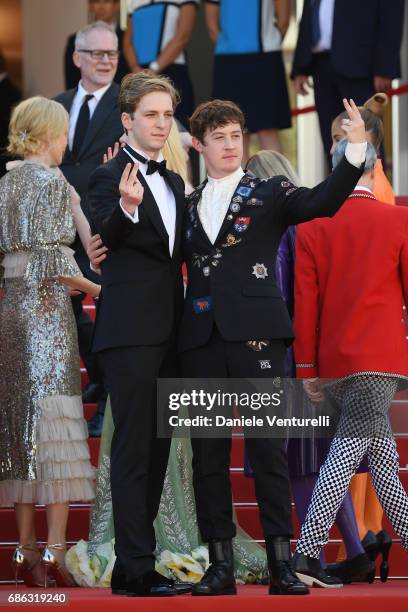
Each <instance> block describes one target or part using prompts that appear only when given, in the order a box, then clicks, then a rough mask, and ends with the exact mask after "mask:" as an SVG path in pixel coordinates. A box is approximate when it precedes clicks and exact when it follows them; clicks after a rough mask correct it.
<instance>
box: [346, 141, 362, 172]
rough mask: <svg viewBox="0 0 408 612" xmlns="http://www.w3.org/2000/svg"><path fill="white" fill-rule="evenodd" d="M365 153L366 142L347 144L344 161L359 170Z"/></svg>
mask: <svg viewBox="0 0 408 612" xmlns="http://www.w3.org/2000/svg"><path fill="white" fill-rule="evenodd" d="M366 152H367V143H366V142H349V143H347V146H346V153H345V155H346V159H347V161H348V162H349V163H350V164H351V165H352V166H355V167H356V168H360V166H361V164H362V163H364V161H365V157H366Z"/></svg>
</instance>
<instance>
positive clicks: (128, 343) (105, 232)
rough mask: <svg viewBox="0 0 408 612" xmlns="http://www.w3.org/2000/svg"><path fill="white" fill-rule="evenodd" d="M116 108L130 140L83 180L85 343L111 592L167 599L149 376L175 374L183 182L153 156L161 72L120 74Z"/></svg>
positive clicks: (164, 101) (163, 113) (167, 100)
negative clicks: (105, 427) (108, 411)
mask: <svg viewBox="0 0 408 612" xmlns="http://www.w3.org/2000/svg"><path fill="white" fill-rule="evenodd" d="M119 104H120V109H121V112H122V122H123V126H124V128H125V130H126V131H127V134H128V144H127V145H126V146H125V147H124V148H123V149H122V150H121V151H120V152H119V153H118V155H117V156H116V157H114V158H113V159H112V160H111V161H109V162H108V163H106V164H104V165H102V166H100V167H99V168H97V170H95V172H94V173H93V174H92V176H91V178H90V182H89V205H90V210H91V215H92V220H93V223H94V225H95V227H96V228H97V230H98V232H99V234H100V235H101V237H102V240H103V242H104V244H105V245H106V247H108V249H109V257H108V258H107V259H106V261H105V262H104V263H103V265H102V290H101V296H100V300H99V306H98V313H97V319H96V325H95V335H94V346H93V348H94V351H97V352H98V353H99V355H100V358H101V362H102V365H103V368H104V372H105V375H106V381H107V387H108V390H109V394H110V400H111V405H112V416H113V422H114V426H115V431H114V435H113V440H112V447H111V491H112V504H113V518H114V525H115V540H116V543H115V552H116V556H117V560H116V564H115V568H114V572H113V576H112V591H113V592H114V593H127V594H130V595H138V596H155V595H157V596H159V595H174V594H176V592H179V590H178V589H177V585H176V587H175V586H174V585H173V582H172V581H169V580H167V579H166V578H164V577H163V576H161V575H160V574H158V573H156V572H155V571H154V567H155V558H154V551H155V544H156V540H155V534H154V528H153V521H154V519H155V518H156V515H157V512H158V509H159V503H160V497H161V493H162V489H163V483H164V477H165V472H166V467H167V462H168V455H169V451H170V441H171V440H170V438H167V439H163V438H162V439H159V438H157V436H156V429H157V424H156V413H157V411H156V380H157V378H159V377H173V376H178V368H177V363H178V357H177V352H176V332H175V330H176V327H177V324H178V322H179V320H180V316H181V312H182V305H183V281H182V275H181V263H182V262H181V250H180V240H181V226H182V216H183V212H184V205H185V196H184V183H183V180H182V179H181V177H180V176H179V175H177V174H175V173H174V172H170V171H169V170H167V169H166V162H165V161H164V160H163V156H162V154H161V149H162V147H163V145H164V143H165V141H166V139H167V137H168V135H169V132H170V128H171V125H172V121H173V114H174V109H175V107H176V104H177V94H176V91H175V90H174V88H173V86H172V85H171V83H170V81H169V80H168V79H166V78H165V77H158V76H153V77H152V76H151V75H150V74H148V73H143V72H142V73H139V74H137V75H128V76H127V77H125V79H124V80H123V82H122V86H121V91H120V97H119Z"/></svg>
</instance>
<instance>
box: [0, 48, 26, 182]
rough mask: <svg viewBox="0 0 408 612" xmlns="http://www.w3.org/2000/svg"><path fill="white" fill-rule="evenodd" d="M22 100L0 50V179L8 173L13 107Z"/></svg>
mask: <svg viewBox="0 0 408 612" xmlns="http://www.w3.org/2000/svg"><path fill="white" fill-rule="evenodd" d="M20 100H21V92H20V91H19V90H18V89H17V87H16V86H15V85H14V83H13V82H12V81H11V80H10V77H9V75H8V74H7V65H6V59H5V57H4V55H3V53H2V51H1V50H0V177H2V176H3V174H4V173H5V171H6V161H7V158H8V159H9V157H8V156H7V155H6V151H5V149H6V147H7V141H8V138H7V137H8V126H9V122H10V117H11V111H12V110H13V107H14V106H15V105H16V104H17V102H19V101H20Z"/></svg>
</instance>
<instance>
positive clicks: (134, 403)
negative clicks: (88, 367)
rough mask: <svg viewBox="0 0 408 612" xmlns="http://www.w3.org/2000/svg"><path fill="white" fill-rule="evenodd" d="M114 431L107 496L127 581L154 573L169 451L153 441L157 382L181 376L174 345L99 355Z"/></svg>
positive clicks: (166, 444) (167, 444)
mask: <svg viewBox="0 0 408 612" xmlns="http://www.w3.org/2000/svg"><path fill="white" fill-rule="evenodd" d="M100 356H101V361H102V364H103V368H104V372H105V377H106V381H107V385H108V388H109V394H110V400H111V406H112V417H113V423H114V426H115V430H114V434H113V438H112V445H111V474H110V475H111V492H112V507H113V520H114V527H115V552H116V556H117V559H118V567H119V568H123V571H124V572H125V574H126V578H127V580H129V581H130V580H134V579H136V578H138V577H140V576H142V575H143V574H145V573H147V572H148V571H150V570H152V569H154V563H155V559H154V550H155V548H156V538H155V533H154V528H153V521H154V520H155V518H156V516H157V512H158V509H159V504H160V497H161V493H162V490H163V484H164V478H165V474H166V468H167V462H168V457H169V452H170V442H171V439H170V437H169V438H157V435H156V432H157V411H156V393H157V383H156V380H157V378H158V377H164V378H172V377H174V376H178V375H179V368H178V357H177V353H176V349H175V342H174V341H173V340H172V341H168V342H166V343H164V344H162V345H159V346H130V347H120V348H115V349H109V350H106V351H102V352H101V353H100Z"/></svg>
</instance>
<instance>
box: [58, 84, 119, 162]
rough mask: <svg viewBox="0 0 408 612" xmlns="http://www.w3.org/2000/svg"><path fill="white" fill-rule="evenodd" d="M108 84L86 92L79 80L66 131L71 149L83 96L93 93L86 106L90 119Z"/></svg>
mask: <svg viewBox="0 0 408 612" xmlns="http://www.w3.org/2000/svg"><path fill="white" fill-rule="evenodd" d="M111 85H112V83H109V85H105V87H101V89H97V90H96V91H92V92H88V91H86V90H85V89H84V88H83V87H82V83H81V81H80V82H79V84H78V91H77V92H76V94H75V97H74V100H73V102H72V106H71V110H70V113H69V133H68V144H69V148H70V150H71V151H72V146H73V144H74V137H75V128H76V124H77V121H78V115H79V111H80V110H81V106H82V104H83V102H84V100H85V96H88V95H91V94H92V95H93V98H91V99H90V100H88V108H89V118H90V119H92V115H93V114H94V112H95V109H96V107H97V106H98V104H99V102H100V100H101V98H102V96H103V95H104V93H106V92H107V91H108V89H109V87H110V86H111Z"/></svg>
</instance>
